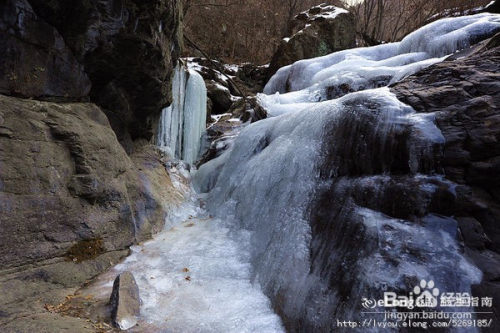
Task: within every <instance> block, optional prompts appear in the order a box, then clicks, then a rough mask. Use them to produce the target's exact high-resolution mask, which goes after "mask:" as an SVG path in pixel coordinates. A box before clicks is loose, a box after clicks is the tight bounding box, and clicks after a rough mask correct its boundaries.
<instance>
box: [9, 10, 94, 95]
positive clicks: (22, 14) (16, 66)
mask: <svg viewBox="0 0 500 333" xmlns="http://www.w3.org/2000/svg"><path fill="white" fill-rule="evenodd" d="M0 44H1V45H2V56H1V57H0V78H1V79H0V93H2V94H7V95H16V96H24V97H35V98H59V99H72V100H78V99H81V98H83V97H85V96H87V95H88V93H89V91H90V80H89V78H88V77H87V75H86V74H85V72H84V70H83V66H82V64H80V63H79V62H78V61H77V59H76V58H75V56H74V55H73V53H72V51H71V50H70V48H69V47H68V46H67V45H66V43H65V42H64V39H63V38H62V36H61V35H60V34H59V33H58V31H57V30H56V29H55V28H54V27H53V26H51V25H50V24H48V23H47V22H46V21H44V20H43V19H42V18H41V17H39V16H38V15H37V14H36V13H35V12H34V10H33V8H32V7H31V6H30V4H29V3H28V1H26V0H19V1H10V0H9V1H2V3H0Z"/></svg>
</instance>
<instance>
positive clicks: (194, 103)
mask: <svg viewBox="0 0 500 333" xmlns="http://www.w3.org/2000/svg"><path fill="white" fill-rule="evenodd" d="M172 96H173V101H172V104H171V105H170V106H168V107H167V108H165V109H163V111H162V113H161V116H160V123H159V128H158V137H157V144H158V146H160V148H162V149H163V150H165V151H166V152H167V153H169V154H170V155H171V156H172V157H175V158H178V159H183V160H184V161H185V162H187V163H189V164H192V163H194V162H196V160H197V159H198V156H199V153H200V141H201V137H202V134H203V132H204V131H205V124H206V114H207V111H206V104H207V90H206V87H205V82H204V81H203V78H202V77H201V75H200V74H198V73H197V72H196V71H194V70H186V68H185V67H184V66H182V65H178V66H177V67H176V68H175V71H174V79H173V82H172Z"/></svg>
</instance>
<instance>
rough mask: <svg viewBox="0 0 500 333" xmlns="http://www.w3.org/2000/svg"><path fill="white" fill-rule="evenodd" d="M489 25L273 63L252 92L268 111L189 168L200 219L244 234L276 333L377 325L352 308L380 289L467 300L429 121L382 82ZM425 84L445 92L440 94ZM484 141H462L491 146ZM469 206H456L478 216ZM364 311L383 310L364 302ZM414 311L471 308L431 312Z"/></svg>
mask: <svg viewBox="0 0 500 333" xmlns="http://www.w3.org/2000/svg"><path fill="white" fill-rule="evenodd" d="M499 29H500V16H498V15H490V14H481V15H475V16H470V17H465V18H454V19H446V20H442V21H438V22H435V23H433V24H432V25H430V26H428V27H425V28H423V29H422V30H419V31H417V32H415V33H413V34H411V35H409V36H408V37H407V38H406V39H405V40H404V41H402V42H401V43H395V44H385V45H380V46H377V47H373V48H362V49H356V50H349V51H341V52H337V53H334V54H331V55H329V56H326V57H322V58H317V59H312V60H306V61H300V62H297V63H295V64H294V65H292V66H289V67H285V68H283V69H281V70H280V71H279V72H278V73H277V74H276V75H275V76H274V77H273V79H271V81H270V83H269V85H268V87H266V92H267V93H269V95H261V96H260V98H261V100H262V102H263V104H264V106H265V107H266V109H267V110H269V111H270V112H271V114H273V115H279V114H280V115H279V116H276V117H272V118H269V119H265V120H262V121H259V122H257V123H254V124H251V125H249V126H247V127H246V128H245V129H243V130H242V132H241V133H240V135H239V136H238V138H237V139H236V141H235V143H234V145H233V147H232V149H231V150H229V151H227V152H226V153H225V154H223V155H221V156H220V157H219V158H217V159H215V160H213V161H211V162H210V163H207V164H206V165H202V166H201V167H200V169H199V171H198V172H199V175H200V177H199V178H198V179H195V180H196V182H197V184H198V187H199V188H200V189H202V190H205V191H207V192H208V199H207V206H208V208H209V209H210V213H211V214H213V215H215V216H218V217H224V218H226V219H229V220H232V221H233V223H234V225H235V228H244V229H246V230H249V231H250V232H251V244H252V252H251V262H252V265H253V267H254V271H253V279H254V281H258V282H259V284H260V285H261V286H262V288H263V290H264V292H265V293H266V294H267V295H268V296H269V297H270V298H271V301H272V302H273V305H274V308H275V309H276V311H277V312H278V313H279V314H280V316H281V317H282V318H283V322H284V324H285V326H286V328H287V329H288V330H289V331H293V332H317V331H332V330H333V331H335V330H337V329H339V328H337V325H338V321H337V320H351V321H355V322H362V321H363V320H364V319H366V318H367V316H368V317H370V316H376V314H365V313H364V312H366V311H367V310H366V307H365V305H367V303H363V299H366V300H370V301H372V300H373V301H377V300H380V299H383V298H384V295H385V292H393V293H396V294H398V295H408V294H409V293H410V292H412V291H416V290H418V293H420V291H421V288H424V287H428V286H430V285H432V287H430V288H431V289H432V288H434V287H436V288H435V289H439V290H437V291H433V292H435V293H436V294H437V293H439V292H441V293H460V294H464V293H467V294H470V293H471V290H472V287H473V285H474V284H478V283H480V282H481V279H482V272H481V270H479V269H478V268H477V267H475V266H474V265H473V264H472V263H471V262H470V260H469V259H468V258H467V256H466V255H464V253H463V251H462V248H461V244H460V243H459V239H458V238H457V234H458V230H459V221H458V220H457V219H455V218H454V215H455V213H457V212H460V208H457V207H458V206H460V204H461V202H457V201H456V200H457V198H458V197H460V195H459V193H458V192H457V191H458V190H459V189H460V188H461V187H460V186H458V184H457V183H455V182H453V181H452V180H450V179H446V178H445V175H444V174H443V165H442V157H443V151H444V149H445V148H447V142H446V141H445V137H444V136H443V133H442V132H441V131H440V129H439V128H438V126H436V123H435V122H436V118H437V117H441V114H440V113H435V112H427V113H425V114H420V113H417V112H416V111H415V110H414V109H413V108H412V107H410V106H408V105H407V104H404V103H402V102H401V101H399V100H398V99H397V98H396V95H394V94H393V93H392V92H391V91H390V90H389V88H387V87H383V86H385V85H388V84H390V83H395V82H397V81H398V80H400V79H401V78H403V77H405V76H407V75H410V74H412V73H415V72H416V71H418V70H419V69H421V68H423V67H427V66H429V65H431V64H434V63H437V62H439V61H441V60H442V59H444V57H445V56H446V55H448V54H450V53H453V52H455V51H456V50H458V49H460V48H463V47H467V46H468V45H470V44H471V43H473V42H474V41H476V40H477V38H479V37H481V38H483V37H484V36H486V35H488V34H492V33H494V32H495V31H498V30H499ZM447 73H448V72H442V73H440V74H437V76H433V77H425V78H422V80H436V78H437V77H439V75H448V74H447ZM348 80H350V81H348ZM343 84H344V85H343ZM378 86H382V87H378ZM485 86H486V87H490V88H491V89H493V90H492V91H496V90H495V89H496V88H495V87H496V86H495V85H493V84H486V85H485ZM331 87H334V88H331ZM329 88H330V90H328V89H329ZM436 89H437V90H436V91H437V92H438V93H439V92H440V90H439V89H441V90H442V93H443V94H445V95H446V91H447V90H446V89H451V88H449V87H446V89H444V88H436ZM470 89H472V91H474V89H473V88H472V87H470ZM485 89H486V88H485ZM358 90H360V91H358ZM287 91H290V92H289V93H286V92H287ZM402 92H404V89H403V90H400V93H402ZM328 94H330V95H331V96H328ZM404 95H405V97H407V98H408V99H409V100H412V98H413V96H412V94H411V91H409V92H404ZM422 95H425V94H424V93H422ZM438 95H439V94H438ZM461 97H462V96H460V98H461ZM464 97H466V96H464ZM460 98H459V99H460ZM451 100H453V98H452V96H447V95H446V98H445V99H443V101H451ZM486 104H487V103H486ZM486 104H485V105H486ZM487 105H489V104H487ZM481 110H482V109H481ZM433 111H438V110H436V109H435V108H433ZM480 113H481V114H485V112H480ZM452 118H453V117H452ZM453 119H455V120H457V122H459V123H460V121H459V120H458V119H456V118H453ZM464 132H466V131H464ZM448 134H449V133H447V135H448ZM451 135H452V138H455V139H458V137H459V136H460V135H459V134H456V133H455V134H453V133H451ZM487 141H488V142H483V141H481V140H479V139H478V140H472V141H470V142H472V143H474V144H475V143H478V144H479V142H482V144H484V147H489V146H490V145H491V144H493V145H495V144H494V143H493V141H489V140H487ZM495 147H497V145H495ZM495 149H496V148H495ZM495 151H496V150H495ZM491 163H493V162H491ZM491 165H492V167H493V164H491ZM477 167H478V170H479V168H481V167H483V169H484V168H486V166H485V165H484V164H481V165H478V166H477ZM486 169H488V168H486ZM488 170H490V169H488ZM464 198H468V197H467V196H465V197H464ZM465 200H466V199H465ZM477 200H478V201H477V202H475V203H472V202H467V204H468V205H476V204H477V205H476V206H475V207H476V208H477V209H479V206H480V200H479V199H477ZM481 209H484V207H482V208H481ZM460 223H461V224H463V223H465V222H464V220H460ZM483 244H484V241H483ZM431 281H432V283H431ZM424 282H425V283H424ZM416 287H418V288H419V289H416ZM416 293H417V292H416ZM418 293H417V294H418ZM370 304H371V303H370ZM368 305H369V304H368ZM371 310H373V311H378V312H383V311H385V310H387V307H384V306H383V305H380V303H377V302H375V303H374V306H373V308H371ZM389 310H391V311H392V310H393V308H391V309H389ZM398 310H399V311H405V310H404V309H398ZM419 310H426V311H432V310H438V311H441V310H442V311H451V312H453V311H473V309H472V308H470V307H469V308H465V309H464V308H462V309H460V308H456V307H448V306H446V305H443V304H431V305H429V306H427V307H424V308H420V309H419ZM370 318H371V317H370ZM354 331H358V332H378V331H380V330H379V329H378V328H376V327H374V328H363V329H360V328H358V329H354ZM397 331H400V332H411V330H410V329H405V328H398V329H397ZM452 331H453V329H452V330H450V332H452ZM471 331H476V330H475V329H471Z"/></svg>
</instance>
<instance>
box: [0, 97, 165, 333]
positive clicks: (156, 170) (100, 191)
mask: <svg viewBox="0 0 500 333" xmlns="http://www.w3.org/2000/svg"><path fill="white" fill-rule="evenodd" d="M173 193H174V191H173V187H172V185H171V183H170V179H169V176H168V174H167V172H166V170H165V167H164V165H163V164H162V163H161V162H160V159H159V157H158V155H157V154H156V152H155V151H154V150H153V148H149V146H141V147H138V148H137V149H136V151H135V152H134V154H132V156H131V157H129V156H128V155H127V154H126V153H125V151H124V150H123V148H122V146H121V145H120V144H119V143H118V141H117V139H116V135H115V133H114V132H113V130H112V129H111V127H110V125H109V122H108V120H107V118H106V116H105V115H104V113H103V112H102V111H101V110H100V109H99V108H98V107H97V106H95V105H94V104H90V103H85V104H82V103H67V104H57V103H51V102H40V101H33V100H25V99H18V98H14V97H6V96H2V95H0V211H1V212H2V213H1V214H0V254H1V258H0V267H2V270H1V271H0V289H1V290H5V291H7V290H8V291H9V293H10V294H12V295H10V294H9V295H10V296H6V297H4V298H3V299H2V302H1V303H0V312H1V313H2V316H3V317H7V318H9V316H14V317H15V316H16V315H21V313H22V312H23V310H22V309H23V308H24V307H25V306H28V305H26V304H25V303H29V302H30V301H29V300H31V302H33V301H34V299H38V298H43V297H46V296H43V295H45V294H46V293H47V292H48V291H49V290H52V289H54V288H55V289H61V288H63V287H64V288H71V287H75V286H78V285H80V284H82V283H83V282H85V280H88V279H90V278H92V277H93V276H95V275H96V274H98V273H99V272H101V271H102V270H104V269H106V268H107V267H109V265H110V264H111V262H115V263H116V262H117V260H118V258H119V257H120V256H123V255H124V254H123V253H121V254H120V251H122V250H124V249H127V247H128V246H129V245H131V244H133V243H134V242H136V241H141V240H145V239H147V238H149V237H151V235H152V234H153V233H155V231H158V230H160V229H161V228H162V226H163V223H164V221H165V217H166V214H167V212H168V210H169V207H168V206H167V204H166V202H169V200H170V202H173V201H174V199H172V197H173ZM169 198H170V199H169ZM113 253H115V254H114V255H113ZM125 253H126V252H125ZM50 293H51V292H50ZM50 293H49V294H50ZM21 294H22V296H21ZM23 304H24V305H23ZM30 306H31V305H30ZM40 310H42V309H41V307H40V308H38V309H37V310H33V309H31V310H30V311H28V312H29V313H36V312H37V311H40ZM10 320H12V317H10ZM28 331H29V330H28ZM49 331H50V330H49ZM21 332H22V330H21Z"/></svg>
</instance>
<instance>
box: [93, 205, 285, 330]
mask: <svg viewBox="0 0 500 333" xmlns="http://www.w3.org/2000/svg"><path fill="white" fill-rule="evenodd" d="M176 215H177V218H178V219H179V221H181V222H179V223H178V224H177V225H176V226H175V227H172V228H170V229H168V230H165V231H163V232H161V233H159V234H158V235H156V236H155V237H154V239H153V240H151V241H148V242H146V243H144V244H142V245H140V246H133V247H132V248H131V250H132V254H131V255H130V256H129V257H127V259H126V260H125V261H124V262H123V263H121V264H118V265H116V266H115V267H114V268H113V270H112V271H111V272H109V273H108V274H107V276H108V280H109V282H107V283H104V284H102V285H101V286H100V287H101V288H102V289H103V290H108V291H109V290H110V289H111V288H112V282H113V281H112V280H111V279H110V278H113V277H114V276H116V275H117V274H119V273H121V272H124V271H130V272H131V273H132V274H133V275H134V276H135V279H136V281H137V284H138V285H139V289H140V295H141V301H142V306H141V319H140V321H139V324H138V326H137V327H135V328H132V329H131V330H129V332H141V333H144V332H154V333H160V332H162V333H167V332H183V333H190V332H200V333H202V332H207V333H208V332H217V333H218V332H227V333H229V332H235V333H243V332H269V333H272V332H284V329H283V328H282V325H281V320H280V318H279V317H278V316H277V315H276V314H275V313H274V312H273V311H272V309H271V304H270V301H269V299H268V298H267V297H266V296H265V295H264V294H263V293H262V291H261V289H260V286H259V285H258V284H253V283H251V282H250V276H251V271H252V268H251V265H250V263H249V260H250V252H249V250H248V246H249V239H250V233H249V232H246V231H243V230H239V231H234V230H230V229H229V228H228V227H227V225H226V224H227V223H226V222H225V221H222V220H220V219H214V218H211V217H210V216H209V215H207V214H206V213H205V212H204V211H203V210H202V209H199V208H196V207H195V203H193V202H190V203H186V204H184V205H183V206H182V207H181V208H179V210H178V211H177V214H176Z"/></svg>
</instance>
